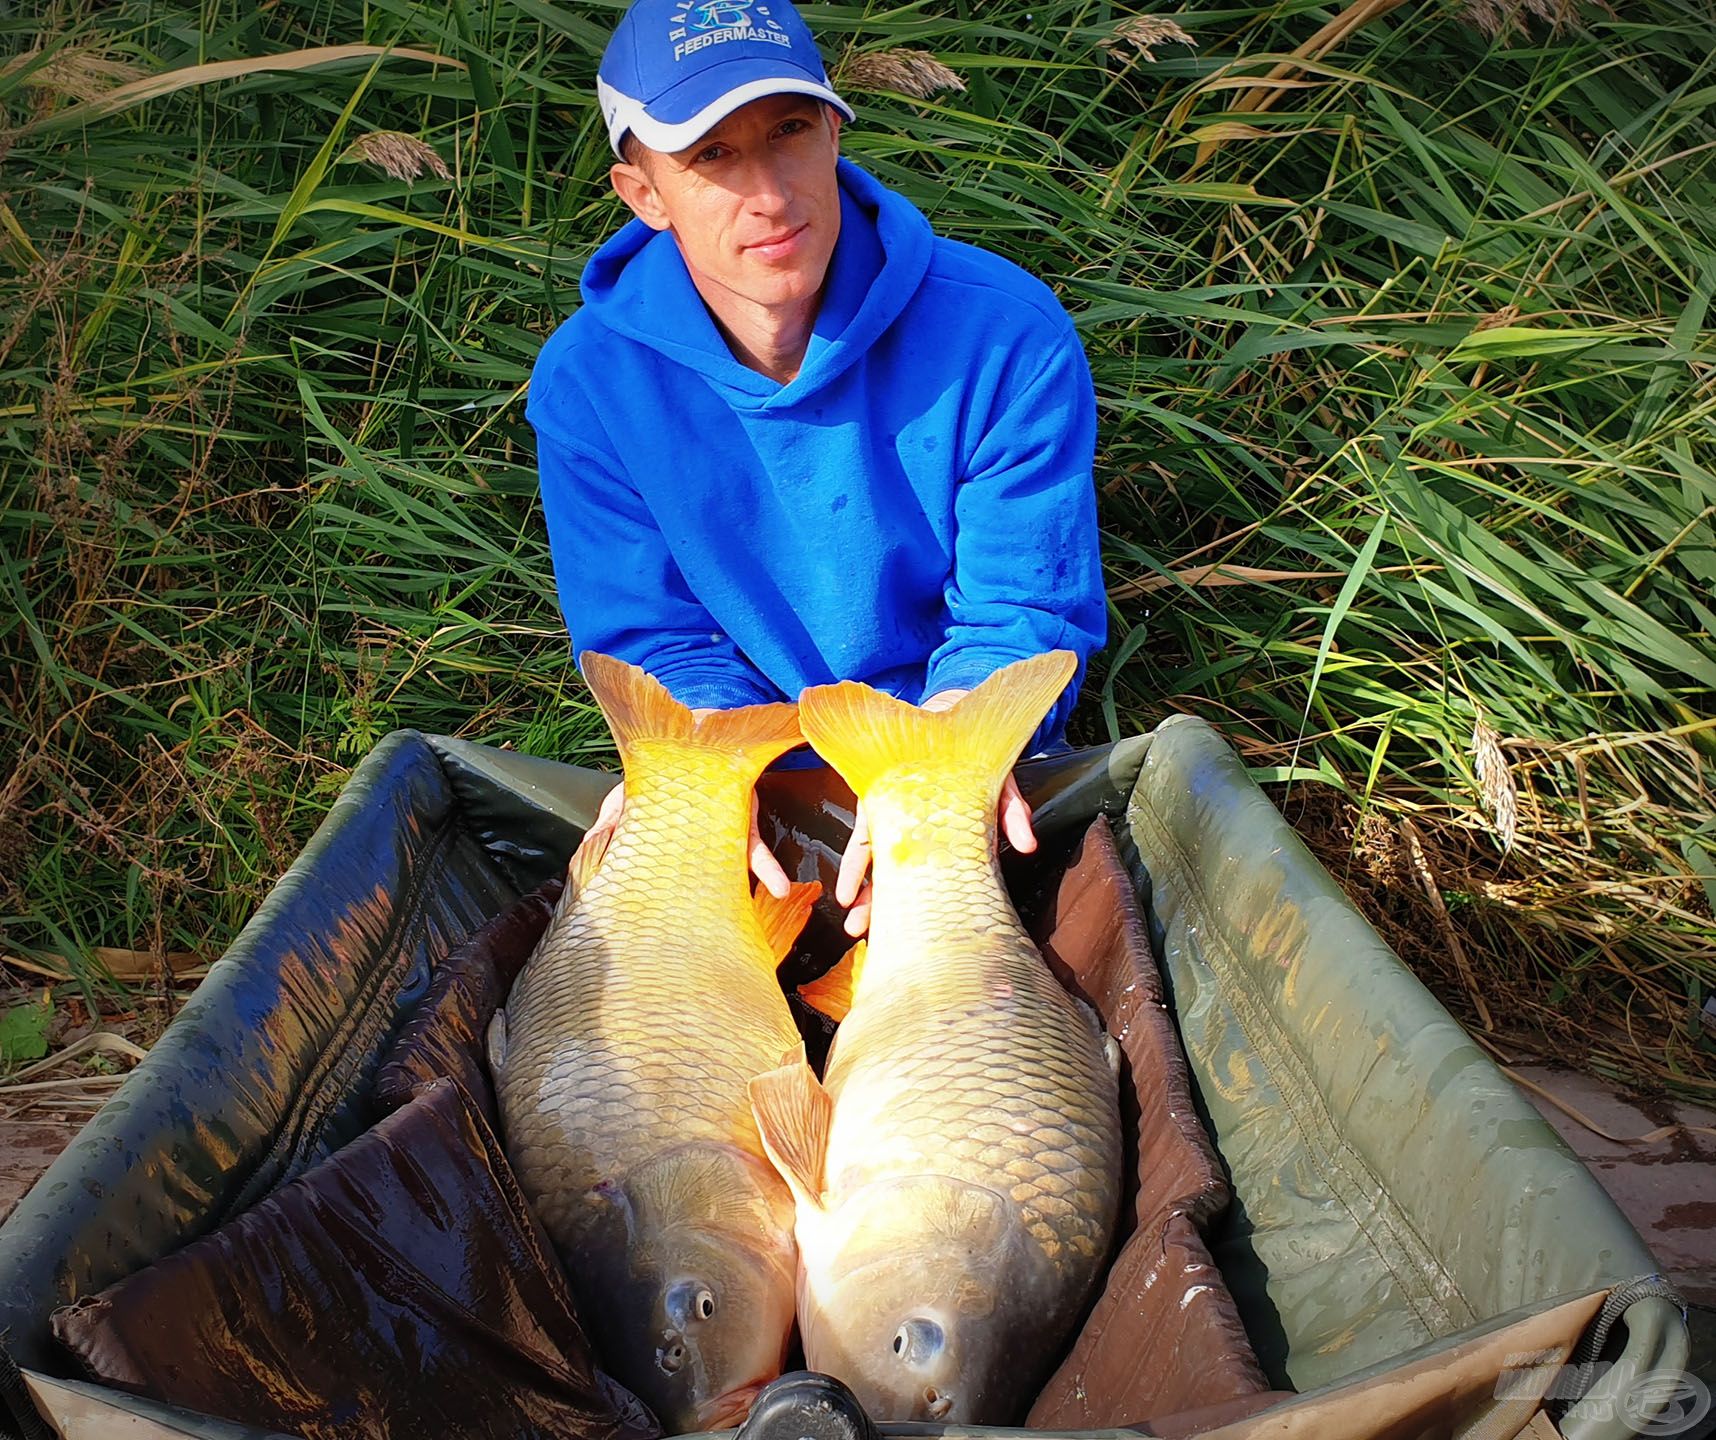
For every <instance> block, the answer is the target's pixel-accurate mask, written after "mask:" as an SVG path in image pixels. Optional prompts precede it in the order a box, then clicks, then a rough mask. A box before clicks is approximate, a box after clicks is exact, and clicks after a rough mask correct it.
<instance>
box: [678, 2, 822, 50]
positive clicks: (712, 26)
mask: <svg viewBox="0 0 1716 1440" xmlns="http://www.w3.org/2000/svg"><path fill="white" fill-rule="evenodd" d="M753 7H754V8H755V13H756V16H757V19H759V20H761V21H762V22H763V23H762V24H761V25H759V24H757V20H753V19H752V18H751V16H752V10H753ZM669 24H670V27H671V28H670V29H669V30H668V32H667V38H668V39H669V40H670V41H672V42H673V58H674V59H675V60H683V59H684V58H685V57H686V56H687V55H694V54H696V52H697V51H699V50H704V49H707V48H708V47H709V46H711V45H723V44H725V43H726V42H727V41H729V40H750V41H752V42H756V41H762V42H763V43H764V44H768V45H779V46H782V47H783V48H785V49H787V50H790V49H792V36H790V35H788V34H787V32H786V31H785V30H784V29H782V28H781V26H780V25H779V24H778V23H777V22H776V21H774V20H772V19H770V18H769V7H768V6H767V5H756V3H755V0H697V3H695V4H687V5H684V6H682V7H681V13H680V14H677V15H672V16H670V17H669ZM688 25H689V27H690V28H689V30H688V29H687V26H688Z"/></svg>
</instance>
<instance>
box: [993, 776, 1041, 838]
mask: <svg viewBox="0 0 1716 1440" xmlns="http://www.w3.org/2000/svg"><path fill="white" fill-rule="evenodd" d="M1001 833H1002V834H1003V835H1005V836H1006V837H1007V843H1008V844H1009V845H1011V846H1012V847H1013V848H1014V849H1015V850H1017V851H1018V852H1019V853H1020V854H1021V855H1029V854H1030V853H1031V852H1032V851H1033V850H1035V849H1036V848H1037V832H1036V831H1035V830H1033V829H1032V828H1031V807H1030V806H1029V805H1027V804H1026V803H1025V797H1024V796H1023V795H1021V794H1020V793H1019V782H1018V781H1017V780H1015V779H1014V778H1013V777H1012V776H1011V775H1009V776H1008V777H1007V783H1006V784H1005V785H1003V786H1002V787H1001Z"/></svg>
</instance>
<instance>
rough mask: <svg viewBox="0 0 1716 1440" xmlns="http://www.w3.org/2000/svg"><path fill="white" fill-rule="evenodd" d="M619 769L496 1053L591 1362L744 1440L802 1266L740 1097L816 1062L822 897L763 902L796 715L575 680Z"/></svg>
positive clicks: (509, 1120)
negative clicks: (804, 935)
mask: <svg viewBox="0 0 1716 1440" xmlns="http://www.w3.org/2000/svg"><path fill="white" fill-rule="evenodd" d="M580 668H581V669H582V671H583V673H584V676H585V679H586V681H587V682H588V684H589V687H590V690H591V692H592V693H593V694H594V695H595V697H596V701H597V703H598V704H599V705H600V706H601V709H602V713H603V714H604V715H605V716H606V717H607V720H608V724H609V726H610V728H611V729H612V731H613V735H614V740H615V743H616V744H617V746H618V748H619V752H620V758H621V761H622V763H623V765H624V770H625V779H624V783H625V786H626V802H625V808H624V810H623V812H622V813H621V816H620V819H619V823H618V825H617V827H616V828H615V829H614V830H613V832H612V834H611V836H610V837H609V838H608V841H607V844H606V847H605V850H602V851H601V852H600V853H592V851H593V848H594V847H590V846H586V847H583V848H581V849H580V851H579V853H578V855H576V856H575V857H574V858H573V862H572V866H571V873H570V874H569V877H568V884H567V888H566V891H565V893H564V895H563V896H562V898H561V901H560V903H559V906H558V907H557V909H556V912H555V914H554V916H553V918H552V919H551V921H550V922H549V926H548V929H547V930H546V931H545V932H544V934H543V937H542V940H541V942H540V943H539V945H538V946H537V949H536V951H535V952H534V953H533V955H532V956H531V958H530V960H529V961H528V962H527V963H526V964H525V967H524V969H523V970H522V971H521V972H520V974H519V977H518V980H517V981H516V983H515V984H514V986H513V989H512V993H511V994H510V995H509V996H508V998H507V1001H506V1005H505V1008H504V1010H503V1011H502V1012H500V1014H498V1015H497V1017H496V1022H495V1024H494V1026H493V1027H491V1031H490V1037H489V1049H490V1064H491V1068H492V1069H493V1072H494V1077H495V1091H496V1096H497V1099H498V1101H499V1108H500V1114H501V1121H502V1129H503V1131H504V1135H505V1140H506V1146H507V1151H508V1154H509V1157H510V1158H511V1160H512V1164H513V1168H514V1170H515V1171H516V1173H517V1175H518V1180H519V1185H520V1187H521V1188H522V1190H523V1191H524V1194H525V1197H526V1199H527V1200H528V1201H529V1202H530V1204H531V1206H532V1208H533V1209H534V1211H535V1212H536V1214H537V1216H538V1218H539V1219H540V1220H541V1221H542V1223H543V1226H544V1228H545V1229H546V1230H547V1231H548V1233H549V1236H550V1238H551V1239H552V1240H553V1242H554V1245H555V1247H556V1249H557V1250H558V1251H559V1253H560V1256H561V1258H562V1260H563V1261H564V1262H565V1265H566V1269H567V1272H568V1276H569V1278H570V1280H571V1283H572V1287H573V1292H574V1295H575V1298H576V1300H577V1304H578V1310H579V1314H580V1316H581V1318H582V1319H583V1321H584V1323H585V1325H586V1326H587V1328H588V1329H589V1332H590V1338H591V1341H592V1343H593V1344H594V1345H595V1347H596V1350H597V1353H598V1355H599V1356H600V1357H601V1359H602V1362H603V1364H604V1366H605V1368H607V1369H608V1370H609V1372H610V1373H611V1374H613V1375H614V1376H615V1378H616V1379H618V1380H619V1381H620V1382H621V1383H623V1384H624V1385H626V1386H627V1387H628V1388H630V1389H631V1390H632V1391H633V1393H635V1394H636V1395H637V1396H638V1397H639V1398H640V1399H642V1400H643V1401H644V1402H645V1403H646V1404H647V1405H649V1407H650V1408H651V1409H652V1410H654V1411H655V1413H656V1415H657V1417H658V1418H659V1419H660V1420H661V1422H662V1424H663V1426H664V1427H665V1428H666V1430H667V1432H668V1433H669V1434H674V1433H680V1432H684V1431H690V1430H713V1429H722V1428H725V1427H727V1426H730V1425H734V1424H737V1423H738V1422H739V1421H740V1420H742V1419H743V1418H744V1416H745V1414H746V1412H747V1410H748V1409H749V1406H750V1402H751V1400H752V1399H753V1398H754V1396H755V1394H756V1392H757V1390H759V1389H760V1388H761V1387H762V1386H763V1385H764V1384H766V1383H767V1382H768V1381H770V1380H772V1379H774V1378H775V1377H776V1376H777V1375H779V1374H780V1371H781V1366H782V1364H783V1363H784V1360H785V1354H786V1349H787V1345H788V1342H789V1340H790V1338H791V1334H792V1326H793V1299H794V1297H793V1287H794V1277H795V1274H796V1268H797V1257H796V1251H795V1246H794V1240H793V1229H792V1226H793V1205H792V1197H791V1194H790V1193H789V1191H788V1188H787V1186H786V1185H785V1184H784V1183H783V1182H782V1181H781V1178H780V1176H779V1175H778V1174H777V1173H776V1172H775V1170H774V1168H773V1166H772V1165H771V1164H770V1163H769V1161H768V1159H767V1157H766V1156H765V1154H764V1152H763V1149H762V1144H761V1140H760V1138H759V1136H758V1133H757V1128H756V1124H755V1122H754V1121H753V1119H752V1115H751V1108H750V1102H749V1099H748V1098H747V1093H746V1086H747V1082H748V1081H750V1080H751V1079H752V1078H753V1077H754V1076H756V1075H758V1074H761V1073H763V1072H765V1071H768V1070H772V1069H774V1068H776V1067H777V1066H779V1065H780V1064H781V1063H782V1061H783V1059H784V1058H785V1057H787V1056H789V1055H791V1054H794V1053H797V1054H799V1055H802V1054H803V1050H802V1045H801V1041H800V1038H799V1034H798V1031H797V1029H796V1027H795V1026H794V1023H793V1019H792V1014H791V1011H790V1009H789V1007H788V1004H787V1000H786V996H785V995H784V994H783V992H782V991H781V989H780V986H779V984H778V983H777V981H776V979H775V967H776V964H777V962H778V960H779V959H780V958H781V957H782V956H784V955H785V953H786V951H787V950H788V948H790V946H791V944H792V941H793V939H794V937H795V936H796V935H797V933H798V930H799V929H800V927H801V926H802V925H803V924H804V921H805V919H806V917H807V916H808V914H809V910H810V906H811V903H812V902H813V901H814V900H815V898H816V895H817V893H818V887H817V886H815V885H800V886H794V887H793V889H792V893H791V894H790V896H789V897H788V899H786V900H784V901H782V900H776V899H774V898H773V897H772V896H770V895H769V893H768V892H767V891H766V890H764V889H762V888H760V887H759V889H758V891H757V895H756V898H755V900H753V898H752V896H751V893H750V884H749V882H750V874H749V868H748V865H747V858H746V852H747V848H748V840H749V835H750V828H751V814H752V809H751V807H752V792H753V789H754V787H755V784H756V781H757V777H758V776H759V775H760V774H761V772H762V771H763V769H764V768H765V767H766V766H767V765H768V764H769V762H770V761H771V760H773V759H774V758H775V757H776V756H777V755H780V754H781V753H783V752H784V751H786V750H789V749H791V748H792V747H793V746H795V745H797V744H799V743H800V740H801V738H802V737H801V736H800V734H799V730H798V724H797V720H796V716H795V711H794V707H793V706H791V705H786V704H776V705H758V706H751V707H747V708H743V709H737V710H725V711H716V712H713V713H709V714H706V715H704V716H702V717H701V718H697V717H694V716H693V715H692V712H691V711H690V710H688V709H687V708H686V707H685V706H683V705H681V704H680V703H679V702H678V701H676V700H674V699H673V697H672V696H671V695H669V694H668V692H667V690H666V689H665V688H664V687H663V686H662V685H661V684H660V683H659V682H658V681H656V680H654V679H652V678H651V677H650V676H648V675H646V674H645V673H644V672H643V671H641V670H639V669H636V668H635V667H633V666H630V665H627V664H625V663H623V662H621V661H618V660H614V659H612V658H610V657H607V656H604V655H598V654H594V653H591V654H586V655H585V656H584V657H583V658H582V660H581V662H580Z"/></svg>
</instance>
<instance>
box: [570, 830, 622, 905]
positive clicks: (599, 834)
mask: <svg viewBox="0 0 1716 1440" xmlns="http://www.w3.org/2000/svg"><path fill="white" fill-rule="evenodd" d="M613 838H614V831H613V828H612V827H611V826H603V827H602V828H601V829H599V830H593V831H591V832H590V833H589V834H587V835H586V836H585V837H584V838H583V840H581V841H580V842H579V844H578V848H577V849H576V850H574V851H573V852H572V859H571V860H570V861H569V862H568V864H567V866H566V890H565V893H564V894H563V895H562V896H561V897H560V909H562V910H564V909H566V907H567V906H569V905H570V904H571V903H572V901H573V900H575V899H577V897H578V896H579V895H580V894H582V893H583V891H584V889H585V887H586V886H588V885H589V883H590V881H591V880H593V879H595V876H596V871H597V870H599V869H600V868H601V865H602V857H603V856H604V855H606V854H607V853H608V842H609V841H610V840H612V839H613Z"/></svg>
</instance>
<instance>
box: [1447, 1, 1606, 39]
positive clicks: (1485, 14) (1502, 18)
mask: <svg viewBox="0 0 1716 1440" xmlns="http://www.w3.org/2000/svg"><path fill="white" fill-rule="evenodd" d="M1595 3H1596V4H1597V6H1598V8H1599V9H1601V10H1603V11H1604V12H1605V13H1607V14H1610V15H1612V14H1614V11H1612V10H1610V9H1609V7H1608V5H1606V4H1604V3H1603V0H1595ZM1530 16H1536V17H1537V18H1538V19H1539V20H1542V21H1543V22H1544V23H1545V24H1547V25H1548V26H1549V33H1550V34H1551V35H1555V34H1558V33H1560V31H1561V29H1562V27H1563V26H1569V27H1572V26H1577V25H1578V23H1579V3H1578V0H1465V3H1464V4H1463V5H1461V7H1460V18H1461V19H1462V20H1465V21H1466V22H1467V23H1468V24H1471V25H1475V26H1477V28H1478V29H1480V30H1482V31H1483V32H1484V34H1486V35H1488V36H1489V37H1490V39H1492V40H1495V39H1499V38H1501V37H1503V36H1506V35H1509V34H1511V33H1512V32H1513V31H1515V30H1517V31H1519V33H1520V34H1521V35H1525V34H1528V33H1529V32H1530V21H1529V19H1528V17H1530Z"/></svg>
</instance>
